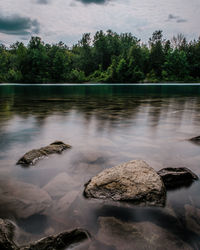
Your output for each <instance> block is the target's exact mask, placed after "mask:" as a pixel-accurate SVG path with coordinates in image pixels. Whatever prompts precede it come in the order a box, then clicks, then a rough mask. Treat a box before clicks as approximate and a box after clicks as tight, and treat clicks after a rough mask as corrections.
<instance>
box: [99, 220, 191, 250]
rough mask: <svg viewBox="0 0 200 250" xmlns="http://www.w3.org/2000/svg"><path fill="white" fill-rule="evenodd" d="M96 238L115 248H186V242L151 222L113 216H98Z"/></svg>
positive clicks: (130, 249) (128, 249) (188, 248)
mask: <svg viewBox="0 0 200 250" xmlns="http://www.w3.org/2000/svg"><path fill="white" fill-rule="evenodd" d="M99 224H100V229H99V231H98V234H97V239H98V240H99V241H100V242H102V243H104V244H107V245H111V246H113V245H114V246H115V247H116V249H118V250H121V249H126V250H132V249H148V250H158V249H159V250H161V249H177V250H178V249H185V250H186V249H187V250H192V247H190V246H189V245H188V244H187V243H186V242H184V241H183V240H181V239H180V238H178V237H177V236H176V235H174V234H172V233H170V232H169V231H167V230H165V229H164V228H161V227H159V226H157V225H155V224H153V223H151V222H136V223H132V222H122V221H120V220H118V219H116V218H114V217H99Z"/></svg>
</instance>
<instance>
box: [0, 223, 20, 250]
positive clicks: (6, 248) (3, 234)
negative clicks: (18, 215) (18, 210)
mask: <svg viewBox="0 0 200 250" xmlns="http://www.w3.org/2000/svg"><path fill="white" fill-rule="evenodd" d="M14 230H15V227H14V225H13V224H12V222H10V221H9V220H3V219H0V249H1V250H17V249H19V248H18V247H17V245H16V244H15V243H14V241H13V237H14Z"/></svg>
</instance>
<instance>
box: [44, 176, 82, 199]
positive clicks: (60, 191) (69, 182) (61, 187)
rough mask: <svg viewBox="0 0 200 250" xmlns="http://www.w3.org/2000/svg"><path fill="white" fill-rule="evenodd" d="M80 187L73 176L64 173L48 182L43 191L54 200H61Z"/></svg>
mask: <svg viewBox="0 0 200 250" xmlns="http://www.w3.org/2000/svg"><path fill="white" fill-rule="evenodd" d="M78 185H79V184H77V183H76V182H75V181H74V180H73V179H72V177H71V176H69V175H68V174H67V173H65V172H63V173H60V174H58V175H57V176H56V177H54V178H53V179H52V180H51V181H50V182H48V183H47V184H46V185H45V186H44V187H43V189H44V190H45V191H46V192H48V193H49V195H50V196H51V197H52V198H53V199H59V198H61V197H62V196H64V195H65V194H66V193H67V192H68V191H70V190H72V189H74V187H77V186H78Z"/></svg>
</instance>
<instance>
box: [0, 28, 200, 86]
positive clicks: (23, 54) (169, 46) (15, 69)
mask: <svg viewBox="0 0 200 250" xmlns="http://www.w3.org/2000/svg"><path fill="white" fill-rule="evenodd" d="M199 69H200V38H199V39H198V40H193V41H189V42H188V41H187V40H186V38H185V37H184V36H183V35H182V34H178V35H177V36H174V37H173V38H172V39H171V40H166V39H164V38H163V35H162V31H161V30H158V31H155V32H154V33H153V34H152V37H151V38H149V41H148V44H144V43H142V42H141V41H140V40H139V39H137V38H136V37H134V36H133V35H132V34H131V33H122V34H117V33H115V32H113V31H111V30H108V31H107V32H103V31H101V30H100V31H97V32H96V34H95V35H94V37H93V38H91V35H90V34H89V33H85V34H83V36H82V38H81V40H80V41H78V42H77V43H76V44H75V45H73V46H72V47H71V48H69V47H68V46H66V45H65V44H64V43H62V42H59V43H58V44H51V45H50V44H45V43H44V42H43V41H42V39H41V38H40V37H32V38H31V39H30V41H29V43H28V44H27V46H25V45H24V44H23V43H22V42H16V43H14V44H12V45H11V46H10V47H9V48H8V47H6V46H5V45H3V44H0V83H93V82H98V83H149V82H151V83H158V82H163V83H172V82H177V83H186V82H190V83H199V82H200V70H199Z"/></svg>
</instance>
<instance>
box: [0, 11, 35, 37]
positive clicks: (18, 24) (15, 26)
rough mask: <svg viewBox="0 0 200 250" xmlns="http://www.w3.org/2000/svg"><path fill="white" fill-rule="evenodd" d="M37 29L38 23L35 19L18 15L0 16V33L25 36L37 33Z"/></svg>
mask: <svg viewBox="0 0 200 250" xmlns="http://www.w3.org/2000/svg"><path fill="white" fill-rule="evenodd" d="M39 31H40V24H39V22H38V21H37V20H36V19H34V20H32V19H31V18H29V17H21V16H18V15H13V16H8V17H7V16H0V33H4V34H9V35H21V36H26V35H30V34H38V33H39Z"/></svg>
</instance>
